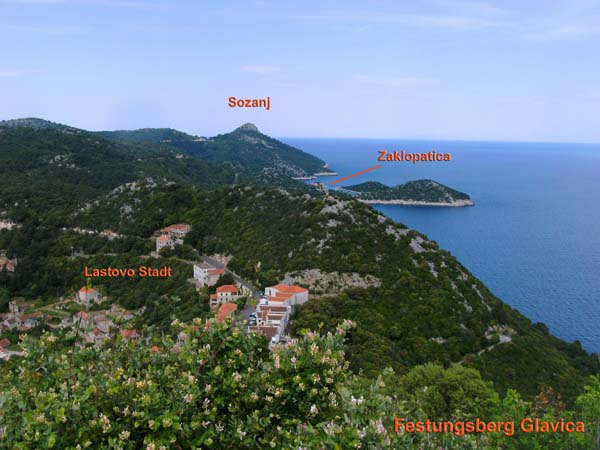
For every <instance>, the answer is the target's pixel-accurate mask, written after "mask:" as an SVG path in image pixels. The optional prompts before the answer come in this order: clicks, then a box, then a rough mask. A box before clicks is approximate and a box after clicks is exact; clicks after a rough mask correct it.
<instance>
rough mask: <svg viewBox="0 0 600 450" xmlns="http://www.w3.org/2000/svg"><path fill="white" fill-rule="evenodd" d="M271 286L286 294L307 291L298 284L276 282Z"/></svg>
mask: <svg viewBox="0 0 600 450" xmlns="http://www.w3.org/2000/svg"><path fill="white" fill-rule="evenodd" d="M272 288H273V289H275V290H277V291H279V292H282V293H286V294H299V293H300V292H307V289H304V288H302V287H300V286H289V285H287V284H278V285H275V286H272Z"/></svg>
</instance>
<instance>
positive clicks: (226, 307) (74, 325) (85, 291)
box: [0, 224, 309, 360]
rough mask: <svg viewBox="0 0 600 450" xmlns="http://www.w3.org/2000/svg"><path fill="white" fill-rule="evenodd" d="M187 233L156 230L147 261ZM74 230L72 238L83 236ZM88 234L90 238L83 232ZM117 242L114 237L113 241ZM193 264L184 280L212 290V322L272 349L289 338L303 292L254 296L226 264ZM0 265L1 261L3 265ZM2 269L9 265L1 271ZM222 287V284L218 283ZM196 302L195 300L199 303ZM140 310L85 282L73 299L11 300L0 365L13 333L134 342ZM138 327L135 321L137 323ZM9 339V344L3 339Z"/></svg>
mask: <svg viewBox="0 0 600 450" xmlns="http://www.w3.org/2000/svg"><path fill="white" fill-rule="evenodd" d="M190 229H191V227H190V225H187V224H173V225H170V226H168V227H165V228H163V229H161V230H158V231H157V232H155V233H154V235H153V236H152V238H151V239H153V240H154V241H155V251H153V252H152V253H151V255H150V257H153V258H161V250H163V249H164V248H170V249H174V248H175V247H176V246H178V245H182V244H183V242H184V238H185V236H186V235H187V233H188V232H189V231H190ZM87 231H88V230H82V229H77V230H75V232H78V233H82V232H83V233H84V234H88V233H86V232H87ZM89 231H90V234H91V233H94V234H95V232H93V231H91V230H89ZM115 235H116V233H112V232H111V233H104V236H105V237H106V238H108V239H114V238H115ZM117 236H118V235H117ZM201 259H202V261H199V262H195V263H192V264H193V277H192V278H191V279H189V280H188V282H189V283H192V284H193V285H194V286H195V287H196V290H197V291H198V292H199V293H200V292H202V291H206V288H211V287H214V286H215V285H216V286H217V287H216V289H214V293H213V294H210V296H209V307H210V311H211V314H212V315H213V317H214V318H215V319H216V321H217V322H223V321H225V320H231V321H233V322H234V323H235V324H236V325H237V326H239V327H241V328H242V329H243V330H244V331H245V332H247V333H257V334H260V335H262V336H264V337H265V338H267V339H268V341H269V346H270V347H274V346H276V345H277V344H279V343H281V342H286V341H288V340H289V339H290V338H289V336H287V335H286V327H287V325H288V322H289V320H290V316H291V314H292V311H293V308H294V307H295V306H297V305H301V304H303V303H305V302H307V301H308V299H309V292H308V290H307V289H305V288H303V287H300V286H295V285H287V284H277V285H275V286H269V287H266V288H265V289H264V291H259V290H257V289H256V288H255V287H254V286H252V285H251V284H250V283H249V282H247V281H245V280H243V279H242V278H241V277H239V276H238V275H237V274H235V273H233V272H230V271H229V270H228V269H227V268H226V262H225V263H223V262H219V261H218V260H216V259H213V258H210V257H202V258H201ZM5 260H7V261H6V262H5ZM8 263H12V265H11V266H9V267H10V268H9V267H7V264H8ZM2 264H4V265H3V267H5V268H6V269H7V270H10V271H14V267H15V265H16V261H14V262H13V261H11V260H8V258H6V254H5V253H2V252H0V265H2ZM225 274H228V275H230V277H228V279H231V278H233V280H234V283H232V284H220V279H221V277H222V276H224V275H225ZM221 283H222V282H221ZM199 299H200V297H199ZM144 309H145V307H142V308H139V309H137V310H134V311H129V310H127V309H125V308H122V307H120V306H119V305H118V304H117V303H116V302H113V301H112V299H110V298H109V297H108V296H107V295H105V293H103V292H102V289H101V288H100V287H92V284H91V279H90V278H88V282H87V284H86V285H85V286H81V287H80V288H79V289H78V290H77V291H76V292H75V291H74V293H73V294H71V295H67V296H64V297H62V298H59V299H57V301H56V302H54V303H50V304H46V303H42V302H39V301H26V300H25V299H12V300H11V301H10V302H9V310H8V312H6V313H2V314H0V359H2V360H7V359H9V358H10V357H12V356H20V355H22V352H21V349H20V348H19V345H18V342H13V341H14V340H16V339H14V336H15V335H17V333H19V334H21V333H27V332H29V331H30V330H32V329H33V328H35V327H38V326H40V325H46V326H47V328H49V329H50V330H67V331H72V332H73V333H75V335H76V336H77V341H76V342H77V345H91V346H96V347H100V346H102V345H103V344H104V343H105V342H106V341H107V340H108V339H109V338H110V337H111V336H114V335H115V334H118V335H120V337H121V339H123V340H124V341H140V340H142V339H143V338H144V337H143V336H142V331H140V330H139V329H137V328H136V327H134V326H133V323H135V322H136V321H135V320H134V319H135V318H136V317H139V316H141V315H142V314H143V313H144ZM137 322H139V321H137ZM7 334H8V335H10V336H12V337H13V341H11V339H9V338H7V337H6V335H7Z"/></svg>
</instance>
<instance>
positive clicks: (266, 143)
mask: <svg viewBox="0 0 600 450" xmlns="http://www.w3.org/2000/svg"><path fill="white" fill-rule="evenodd" d="M102 135H103V136H106V137H110V138H113V139H121V140H126V141H139V142H160V143H161V144H163V145H166V146H169V147H171V148H175V149H178V150H180V151H183V152H185V153H187V154H189V155H192V156H194V157H196V158H199V159H202V160H205V161H211V162H217V163H227V164H229V165H231V166H232V167H233V168H235V169H236V171H241V172H242V174H244V179H246V180H247V179H248V178H252V179H260V180H263V181H267V180H269V178H270V179H273V178H274V177H277V178H281V177H282V176H287V177H306V176H308V175H312V174H314V173H318V172H322V171H325V170H326V169H324V166H325V161H322V160H320V159H319V158H317V157H315V156H313V155H311V154H309V153H306V152H304V151H302V150H300V149H297V148H294V147H292V146H290V145H287V144H284V143H283V142H280V141H278V140H276V139H273V138H271V137H269V136H267V135H265V134H263V133H261V132H260V131H258V128H256V126H254V125H253V124H251V123H247V124H245V125H242V126H241V127H239V128H236V129H235V130H234V131H232V132H231V133H225V134H219V135H218V136H214V137H212V138H210V139H201V138H197V137H195V136H190V135H187V134H185V133H182V132H179V131H176V130H169V129H143V130H134V131H115V132H102Z"/></svg>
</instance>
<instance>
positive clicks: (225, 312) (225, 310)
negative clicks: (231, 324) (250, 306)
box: [217, 303, 237, 322]
mask: <svg viewBox="0 0 600 450" xmlns="http://www.w3.org/2000/svg"><path fill="white" fill-rule="evenodd" d="M236 309H237V305H236V304H235V303H223V304H222V305H221V307H220V308H219V312H218V313H217V322H223V321H224V320H225V318H226V317H228V316H230V315H231V314H232V313H233V312H234V311H235V310H236Z"/></svg>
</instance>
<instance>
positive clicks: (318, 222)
mask: <svg viewBox="0 0 600 450" xmlns="http://www.w3.org/2000/svg"><path fill="white" fill-rule="evenodd" d="M136 199H137V200H136ZM124 203H126V204H128V205H136V206H135V207H134V208H133V210H132V211H131V212H130V213H129V214H128V215H123V214H122V213H121V212H120V211H121V205H122V204H124ZM78 220H81V223H83V224H84V225H86V226H87V225H91V224H93V223H101V224H102V226H109V225H110V226H112V227H113V228H115V229H118V230H119V231H120V232H122V233H125V234H128V235H134V236H140V237H143V236H149V235H150V233H151V232H152V230H154V229H157V228H158V227H160V226H163V225H164V224H166V223H171V222H180V221H182V222H186V223H190V224H192V227H193V228H192V231H191V232H190V234H189V235H188V238H187V241H186V242H187V243H188V244H189V245H191V246H192V247H194V248H196V249H198V250H199V251H200V252H202V253H206V254H212V253H221V254H228V255H232V256H233V259H232V260H231V262H230V266H231V267H232V268H233V269H234V270H236V271H237V272H238V273H240V274H242V275H244V276H245V277H246V278H247V279H249V280H252V281H254V282H255V283H256V284H257V285H269V284H275V283H276V282H278V281H280V280H281V279H283V277H284V275H285V274H286V273H287V274H294V273H298V272H301V271H303V270H305V269H320V270H321V271H323V272H325V273H330V272H335V271H337V272H347V273H352V272H354V273H357V274H359V275H372V276H374V277H376V278H377V279H379V280H381V286H380V287H378V288H374V287H372V288H366V289H355V290H350V291H347V292H345V293H343V294H341V295H339V296H337V297H334V298H323V299H315V300H313V301H311V302H309V303H307V304H306V305H305V306H303V307H302V308H300V310H299V312H298V314H297V317H296V318H295V320H294V322H293V324H292V329H293V330H300V329H302V328H311V329H314V328H318V327H320V326H323V327H324V329H325V330H333V329H335V327H336V326H337V324H338V323H340V322H341V321H342V320H343V319H348V318H349V319H352V320H355V321H356V322H357V328H356V330H354V331H353V333H352V334H351V339H350V342H349V347H348V348H349V355H350V363H351V366H352V367H353V368H354V369H355V370H363V371H365V373H368V374H375V373H377V372H378V371H379V370H380V369H382V368H384V367H387V366H391V367H393V368H394V369H396V370H397V371H398V372H399V373H403V372H404V371H406V370H407V369H408V368H410V367H412V366H414V365H417V364H422V363H425V362H430V361H436V362H439V363H442V364H446V365H447V364H450V363H461V364H464V365H466V366H471V367H477V368H478V369H480V370H481V371H482V374H483V375H484V377H486V378H487V379H491V380H493V381H494V382H495V384H496V386H497V387H498V388H499V389H500V390H501V391H505V390H506V389H507V388H509V387H512V388H517V389H518V390H520V391H521V392H522V393H523V394H525V395H528V396H533V395H535V394H537V393H538V392H539V391H540V389H541V388H543V387H544V386H552V387H553V388H554V389H555V390H556V391H558V392H560V393H561V394H562V395H564V396H565V397H568V398H573V396H574V395H575V394H576V393H577V392H579V391H580V389H581V385H582V383H583V380H584V377H585V375H588V374H593V373H596V372H597V371H598V370H599V369H600V364H599V363H598V359H597V357H592V356H589V355H587V353H586V352H585V351H584V350H583V349H582V348H581V346H580V345H579V344H567V343H564V342H563V341H560V340H558V339H556V338H555V337H553V336H551V335H550V334H549V333H548V331H547V329H546V328H545V327H544V326H543V325H533V324H532V323H531V322H530V321H529V320H528V319H526V318H525V317H523V316H522V315H521V314H519V313H518V312H516V311H514V310H513V309H511V308H510V307H509V306H508V305H506V304H504V303H503V302H502V301H500V300H499V299H497V298H496V297H494V295H493V294H492V293H490V292H489V290H488V289H487V288H486V287H485V286H484V285H483V284H482V283H481V282H480V281H479V280H477V279H476V278H475V277H473V276H472V275H471V274H470V273H469V271H468V270H467V269H466V268H465V267H463V266H462V265H461V264H460V263H459V262H458V261H456V259H455V258H454V257H452V256H451V255H450V254H449V253H448V252H445V251H443V250H441V249H439V248H438V246H437V244H436V243H435V242H433V241H429V240H428V239H427V238H426V237H425V236H423V235H421V234H419V233H417V232H415V231H411V230H408V229H406V228H405V227H403V226H402V225H399V224H395V223H393V222H392V221H391V220H389V219H387V218H385V217H384V216H382V215H380V214H378V213H377V212H376V211H375V210H373V209H372V208H370V207H369V206H367V205H364V204H362V203H360V202H358V201H355V200H351V199H345V200H343V199H339V198H335V197H319V196H317V197H315V196H311V195H309V194H304V195H291V194H289V193H287V192H285V191H282V190H279V189H267V190H265V189H257V188H252V187H249V186H246V187H242V186H240V187H235V188H221V189H217V190H214V191H210V192H208V191H197V190H195V189H193V188H188V187H177V186H172V187H169V188H166V189H161V190H156V191H154V192H153V193H152V194H150V195H146V194H145V193H140V192H128V193H124V194H123V195H122V196H121V197H119V198H111V199H108V200H106V201H103V202H100V203H99V204H98V206H97V207H95V208H93V209H91V210H89V211H86V212H85V213H83V214H81V215H80V217H79V218H78ZM314 293H315V294H318V292H314Z"/></svg>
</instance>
